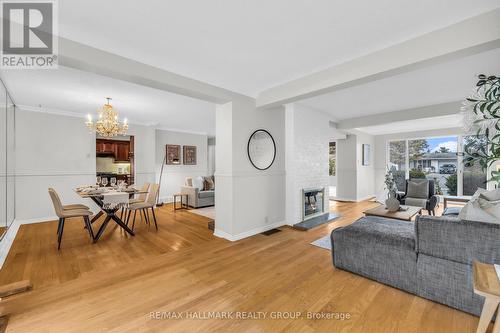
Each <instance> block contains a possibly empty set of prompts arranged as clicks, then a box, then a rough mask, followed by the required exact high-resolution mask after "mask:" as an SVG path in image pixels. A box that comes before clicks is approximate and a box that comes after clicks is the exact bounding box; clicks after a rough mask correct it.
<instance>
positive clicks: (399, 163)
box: [387, 140, 406, 191]
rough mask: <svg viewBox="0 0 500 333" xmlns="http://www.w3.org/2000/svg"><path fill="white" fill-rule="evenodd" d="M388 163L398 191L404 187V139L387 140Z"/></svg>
mask: <svg viewBox="0 0 500 333" xmlns="http://www.w3.org/2000/svg"><path fill="white" fill-rule="evenodd" d="M388 162H389V163H388V164H389V165H388V166H387V167H388V168H389V169H390V170H392V174H393V176H394V181H395V182H396V186H397V188H398V191H404V190H405V187H406V141H405V140H402V141H391V142H389V161H388Z"/></svg>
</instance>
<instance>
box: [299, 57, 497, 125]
mask: <svg viewBox="0 0 500 333" xmlns="http://www.w3.org/2000/svg"><path fill="white" fill-rule="evenodd" d="M479 73H485V74H495V75H499V74H500V49H495V50H493V51H489V52H484V53H481V54H477V55H473V56H469V57H466V58H462V59H459V60H454V61H450V62H447V63H443V64H439V65H434V66H429V67H425V68H423V69H419V70H416V71H412V72H408V73H404V74H400V75H396V76H392V77H389V78H386V79H382V80H377V81H372V82H369V83H366V84H362V85H358V86H354V87H351V88H347V89H342V90H338V91H335V92H332V93H329V94H325V95H321V96H317V97H313V98H310V99H305V100H302V101H300V103H301V104H304V105H307V106H310V107H312V108H315V109H319V110H322V111H325V112H327V113H329V114H330V115H331V116H332V118H333V119H336V120H344V119H349V118H356V117H362V116H367V115H373V114H378V113H385V112H391V111H398V110H404V109H411V108H416V107H421V106H426V105H433V104H440V103H447V102H454V101H460V100H463V99H465V98H466V97H467V96H469V95H470V93H471V92H472V89H473V88H474V87H475V84H476V82H477V74H479ZM458 111H459V110H457V112H458Z"/></svg>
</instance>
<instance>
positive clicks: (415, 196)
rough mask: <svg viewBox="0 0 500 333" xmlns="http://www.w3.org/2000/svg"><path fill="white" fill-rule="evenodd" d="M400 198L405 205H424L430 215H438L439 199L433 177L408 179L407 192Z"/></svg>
mask: <svg viewBox="0 0 500 333" xmlns="http://www.w3.org/2000/svg"><path fill="white" fill-rule="evenodd" d="M398 199H399V202H401V204H403V205H408V206H417V207H422V208H423V209H425V210H427V211H428V212H429V215H436V212H435V209H436V206H437V204H438V200H439V199H438V197H437V196H436V188H435V184H434V180H433V179H419V178H414V179H409V180H408V179H407V180H406V190H405V193H404V194H403V195H402V196H400V197H399V198H398Z"/></svg>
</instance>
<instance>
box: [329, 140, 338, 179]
mask: <svg viewBox="0 0 500 333" xmlns="http://www.w3.org/2000/svg"><path fill="white" fill-rule="evenodd" d="M329 148H330V149H329V152H330V153H329V173H330V176H335V175H336V171H337V170H336V167H335V158H336V155H337V146H336V144H335V142H330V145H329Z"/></svg>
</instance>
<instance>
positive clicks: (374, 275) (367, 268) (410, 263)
mask: <svg viewBox="0 0 500 333" xmlns="http://www.w3.org/2000/svg"><path fill="white" fill-rule="evenodd" d="M331 239H332V251H333V263H334V265H335V267H337V268H341V269H345V270H348V271H350V272H353V273H357V274H360V275H363V276H365V277H368V278H371V279H374V280H376V281H379V282H381V283H385V284H389V285H391V286H394V287H396V288H400V289H404V290H407V291H409V292H413V293H415V292H416V289H417V284H416V281H415V278H416V274H417V272H416V266H417V253H416V252H415V236H414V227H413V222H408V221H401V220H395V219H386V218H382V217H375V216H369V217H363V218H361V219H359V220H357V221H356V222H354V223H352V224H351V225H348V226H346V227H343V228H338V229H335V230H333V232H332V235H331Z"/></svg>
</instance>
